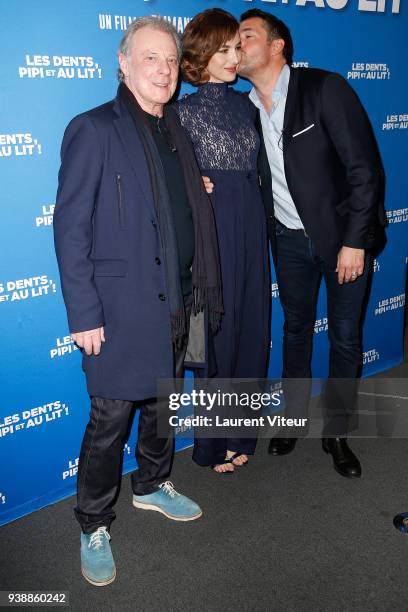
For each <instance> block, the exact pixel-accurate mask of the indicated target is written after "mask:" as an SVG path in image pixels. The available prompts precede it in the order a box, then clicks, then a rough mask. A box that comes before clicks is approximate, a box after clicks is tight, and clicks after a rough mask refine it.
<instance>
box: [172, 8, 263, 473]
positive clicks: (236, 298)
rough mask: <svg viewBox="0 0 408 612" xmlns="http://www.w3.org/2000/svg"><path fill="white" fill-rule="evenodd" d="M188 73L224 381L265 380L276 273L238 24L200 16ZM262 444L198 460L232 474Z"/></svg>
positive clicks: (189, 45) (237, 442) (209, 446)
mask: <svg viewBox="0 0 408 612" xmlns="http://www.w3.org/2000/svg"><path fill="white" fill-rule="evenodd" d="M183 47H184V53H183V58H182V62H181V71H182V75H183V78H184V80H185V81H187V82H189V83H192V84H193V85H197V86H198V91H197V93H194V94H192V95H190V96H187V97H185V98H184V99H182V100H180V101H179V102H177V103H176V104H175V108H176V110H177V112H178V114H179V117H180V121H181V123H182V125H183V126H184V128H186V130H187V131H188V133H189V135H190V138H191V140H192V143H193V146H194V149H195V153H196V157H197V161H198V164H199V166H200V170H201V172H202V174H203V175H206V176H209V177H210V178H211V181H212V182H213V183H214V186H215V187H214V191H213V193H212V195H211V201H212V204H213V208H214V214H215V220H216V226H217V234H218V241H219V249H220V259H221V277H222V285H223V298H224V309H225V314H224V317H223V319H222V323H221V330H220V331H219V332H218V334H217V335H216V336H215V337H214V345H215V357H216V361H217V376H218V377H219V378H263V377H264V376H265V374H266V366H267V355H268V344H269V340H268V338H269V268H268V254H267V236H266V222H265V214H264V208H263V205H262V202H261V196H260V191H259V185H258V174H257V170H256V163H257V155H258V149H259V138H258V134H257V131H256V129H255V127H254V115H255V109H254V108H253V106H252V104H251V102H250V101H249V99H248V97H247V96H246V95H244V94H242V93H238V92H235V91H234V90H233V89H231V88H229V87H228V83H231V82H232V81H234V80H235V79H236V75H237V65H238V63H239V60H240V40H239V35H238V22H237V21H236V20H235V18H234V17H233V16H232V15H231V14H230V13H227V12H225V11H223V10H221V9H209V10H206V11H204V12H202V13H199V14H198V15H196V16H195V17H194V19H193V20H192V21H190V23H189V24H188V25H187V27H186V29H185V32H184V36H183ZM255 446H256V438H252V439H248V438H247V439H245V438H244V439H242V438H241V439H231V438H228V439H196V440H195V444H194V452H193V459H194V460H195V461H196V462H197V463H199V464H200V465H211V466H212V467H213V469H214V470H215V471H216V472H219V473H231V472H233V471H234V468H235V467H236V466H241V465H245V464H246V463H247V461H248V455H250V454H253V453H254V451H255Z"/></svg>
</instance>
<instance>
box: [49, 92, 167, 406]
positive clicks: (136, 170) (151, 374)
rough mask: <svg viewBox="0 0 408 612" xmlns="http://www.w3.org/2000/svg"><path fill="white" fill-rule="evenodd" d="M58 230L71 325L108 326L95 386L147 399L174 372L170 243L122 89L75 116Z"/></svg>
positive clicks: (96, 390) (65, 155)
mask: <svg viewBox="0 0 408 612" xmlns="http://www.w3.org/2000/svg"><path fill="white" fill-rule="evenodd" d="M61 159H62V163H61V169H60V172H59V188H58V194H57V202H56V207H55V214H54V232H55V246H56V252H57V259H58V264H59V268H60V276H61V285H62V291H63V295H64V300H65V304H66V308H67V312H68V321H69V328H70V331H71V333H74V332H80V331H86V330H90V329H94V328H97V327H100V326H104V328H105V337H106V342H105V343H104V344H103V345H102V350H101V353H100V355H98V356H90V357H88V356H87V355H85V354H84V356H83V368H84V370H85V373H86V378H87V386H88V392H89V394H90V395H95V396H100V397H107V398H112V399H126V400H141V399H145V398H148V397H154V396H155V395H156V381H157V379H158V378H171V377H172V376H173V350H172V341H171V329H170V311H169V305H168V300H167V291H166V279H165V274H164V265H162V261H163V252H162V247H161V241H160V234H159V227H158V220H157V216H156V212H155V207H154V201H153V194H152V189H151V184H150V178H149V173H148V167H147V164H146V159H145V154H144V150H143V147H142V144H141V141H140V139H139V136H138V133H137V130H136V129H135V126H134V124H133V119H132V117H131V116H130V114H129V111H128V110H127V108H126V106H125V105H124V104H123V102H121V101H120V100H119V99H118V98H116V99H115V100H114V101H112V102H109V103H107V104H104V105H102V106H99V107H98V108H95V109H93V110H90V111H88V112H86V113H83V114H81V115H79V116H78V117H75V118H74V119H73V120H72V121H71V122H70V124H69V125H68V127H67V129H66V131H65V135H64V139H63V143H62V150H61Z"/></svg>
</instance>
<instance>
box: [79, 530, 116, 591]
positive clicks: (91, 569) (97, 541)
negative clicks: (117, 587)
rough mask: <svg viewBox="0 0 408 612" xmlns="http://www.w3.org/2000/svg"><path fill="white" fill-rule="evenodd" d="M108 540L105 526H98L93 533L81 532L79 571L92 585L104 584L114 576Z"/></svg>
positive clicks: (108, 582)
mask: <svg viewBox="0 0 408 612" xmlns="http://www.w3.org/2000/svg"><path fill="white" fill-rule="evenodd" d="M109 540H110V535H109V533H108V531H107V529H106V527H98V529H97V530H96V531H94V532H93V533H81V571H82V575H83V577H84V578H85V580H87V581H88V582H90V583H91V584H93V585H94V586H105V585H106V584H110V583H111V582H113V581H114V580H115V578H116V568H115V561H114V560H113V556H112V551H111V547H110V544H109Z"/></svg>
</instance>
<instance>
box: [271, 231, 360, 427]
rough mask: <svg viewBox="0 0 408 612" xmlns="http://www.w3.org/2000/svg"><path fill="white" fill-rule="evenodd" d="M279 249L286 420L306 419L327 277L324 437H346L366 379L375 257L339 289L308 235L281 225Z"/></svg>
mask: <svg viewBox="0 0 408 612" xmlns="http://www.w3.org/2000/svg"><path fill="white" fill-rule="evenodd" d="M276 244H277V263H276V276H277V280H278V285H279V295H280V300H281V304H282V308H283V311H284V315H285V323H284V334H283V374H282V376H283V378H284V379H286V382H285V381H284V387H283V388H284V395H285V401H286V415H287V416H290V417H294V418H299V417H304V416H307V404H308V401H309V395H310V387H311V381H310V377H311V375H312V373H311V357H312V344H313V336H314V323H315V315H316V301H317V296H318V291H319V286H320V282H321V279H322V277H323V278H324V280H325V283H326V292H327V317H328V335H329V342H330V355H329V378H328V381H327V385H326V391H325V415H324V417H325V418H324V426H323V435H328V436H339V437H340V436H345V435H346V434H347V431H348V430H349V429H350V423H352V422H353V419H351V420H350V413H352V411H353V408H354V404H355V400H356V396H357V391H358V379H359V377H360V374H361V367H362V347H361V319H362V313H363V305H364V300H365V297H366V293H367V285H368V278H369V273H370V268H371V257H370V256H366V260H365V266H364V273H363V275H362V276H360V277H359V278H358V279H357V280H356V281H354V282H352V283H344V284H343V285H340V284H339V283H338V280H337V273H336V272H335V270H333V269H330V268H329V267H328V266H327V265H326V264H325V262H324V261H323V260H322V259H321V258H320V257H319V256H317V255H316V253H315V251H314V247H313V243H312V241H311V240H310V238H309V237H308V236H306V235H305V233H304V232H303V231H293V230H288V229H287V228H285V226H283V225H282V224H281V223H279V222H278V221H277V222H276ZM288 379H294V380H288ZM292 431H293V430H292Z"/></svg>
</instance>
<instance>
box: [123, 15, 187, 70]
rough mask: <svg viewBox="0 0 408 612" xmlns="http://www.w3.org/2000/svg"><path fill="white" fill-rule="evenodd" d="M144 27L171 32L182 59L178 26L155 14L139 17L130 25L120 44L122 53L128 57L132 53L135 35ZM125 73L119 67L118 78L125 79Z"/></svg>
mask: <svg viewBox="0 0 408 612" xmlns="http://www.w3.org/2000/svg"><path fill="white" fill-rule="evenodd" d="M142 28H151V29H152V30H159V31H160V32H165V33H166V34H170V36H172V37H173V39H174V42H175V44H176V47H177V58H178V61H180V58H181V41H180V36H179V35H178V33H177V30H176V28H175V27H174V26H173V24H172V23H170V22H169V21H167V20H166V19H164V18H163V17H156V16H153V15H149V16H147V17H138V18H137V19H135V20H134V21H132V23H131V24H130V25H129V27H128V29H127V30H126V32H125V33H124V35H123V38H122V40H121V41H120V45H119V53H122V54H123V55H124V56H125V57H128V56H129V54H130V48H131V46H132V40H133V36H134V35H135V33H136V32H137V31H138V30H141V29H142ZM124 76H125V75H124V74H123V72H122V70H121V69H120V68H119V69H118V79H119V81H123V79H124Z"/></svg>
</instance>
